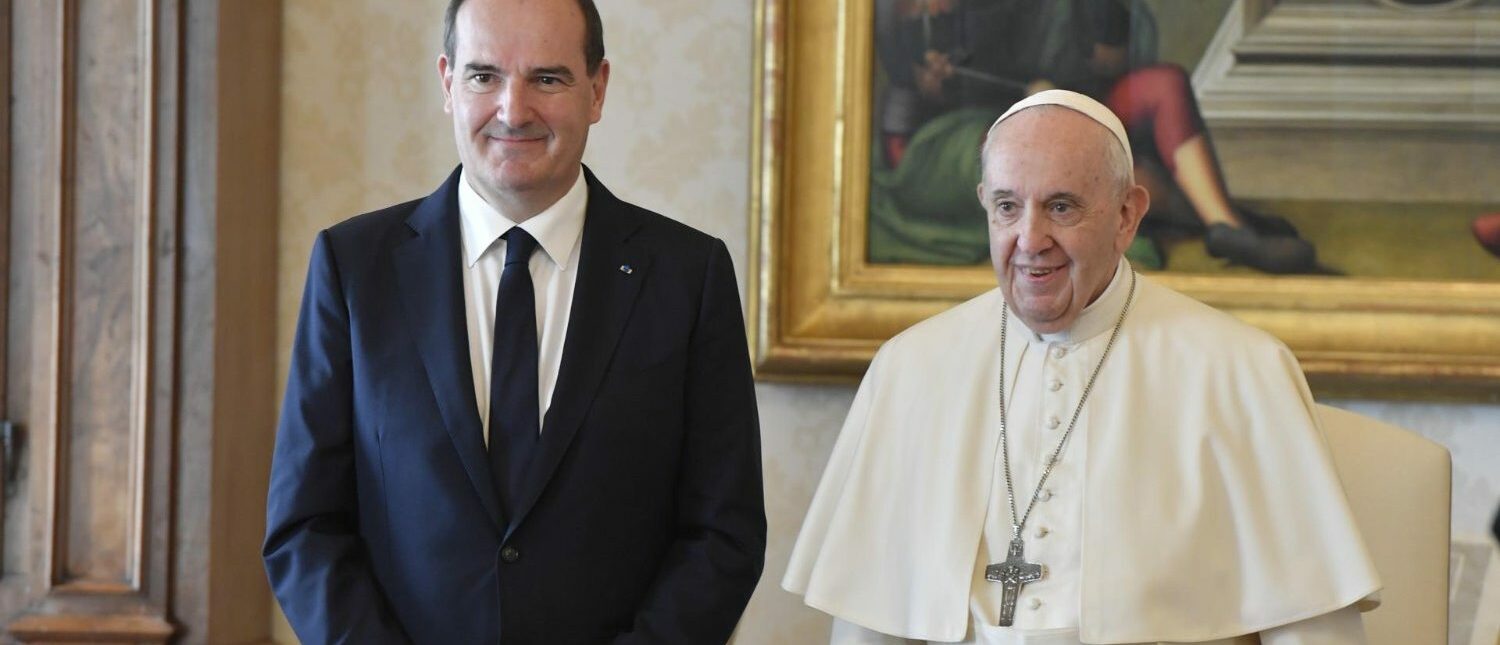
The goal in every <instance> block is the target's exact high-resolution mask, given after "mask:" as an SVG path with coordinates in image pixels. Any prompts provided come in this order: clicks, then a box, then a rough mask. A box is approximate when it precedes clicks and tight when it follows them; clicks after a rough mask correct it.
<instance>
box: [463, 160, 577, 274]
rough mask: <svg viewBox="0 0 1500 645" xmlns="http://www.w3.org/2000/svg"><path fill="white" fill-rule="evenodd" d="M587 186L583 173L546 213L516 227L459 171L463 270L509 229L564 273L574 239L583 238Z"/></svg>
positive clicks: (570, 260)
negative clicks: (520, 233) (518, 231)
mask: <svg viewBox="0 0 1500 645" xmlns="http://www.w3.org/2000/svg"><path fill="white" fill-rule="evenodd" d="M588 204H589V191H588V183H587V182H585V181H584V179H583V172H582V171H581V170H580V172H579V173H578V180H577V181H575V182H573V187H572V188H569V189H568V192H567V193H566V194H564V195H563V196H562V199H559V200H557V202H555V203H553V204H552V205H551V206H548V207H547V208H546V210H543V211H542V212H540V213H537V214H536V215H535V216H533V217H531V218H530V219H528V220H526V221H524V222H521V223H520V224H517V223H516V222H515V220H513V219H511V218H509V217H506V216H505V214H504V213H501V212H500V211H499V210H497V209H496V208H495V207H494V206H491V205H490V203H489V202H486V201H484V198H483V197H480V196H479V193H478V192H476V191H475V190H474V187H473V186H470V185H469V171H468V169H467V168H466V169H464V170H462V171H460V174H459V178H458V217H459V220H460V221H461V222H462V224H463V227H462V228H463V244H464V266H466V267H470V268H472V267H473V266H474V263H476V262H478V261H479V258H481V257H483V256H484V254H485V253H486V252H487V251H489V250H490V248H491V247H493V246H495V242H496V240H499V239H500V236H501V235H504V234H505V232H506V231H509V230H510V229H511V227H513V226H519V227H521V230H523V231H526V232H527V233H530V234H531V236H532V237H534V238H536V241H537V243H538V245H540V246H541V247H542V251H543V252H545V253H546V254H547V257H549V258H552V262H553V263H554V264H556V265H557V267H558V268H559V269H561V270H563V271H567V270H568V269H569V266H570V264H569V263H570V262H572V260H573V249H574V247H576V246H578V237H579V236H580V235H582V234H583V217H584V213H585V212H586V211H587V210H588Z"/></svg>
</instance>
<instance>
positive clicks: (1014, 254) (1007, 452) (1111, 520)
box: [782, 91, 1379, 645]
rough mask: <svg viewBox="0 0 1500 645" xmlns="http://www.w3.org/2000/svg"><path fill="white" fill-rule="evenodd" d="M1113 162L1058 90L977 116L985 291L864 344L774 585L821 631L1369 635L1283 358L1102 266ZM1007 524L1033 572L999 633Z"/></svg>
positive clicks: (1123, 193)
mask: <svg viewBox="0 0 1500 645" xmlns="http://www.w3.org/2000/svg"><path fill="white" fill-rule="evenodd" d="M1031 108H1039V109H1031ZM1120 152H1123V154H1120ZM1129 154H1130V152H1129V143H1128V140H1126V139H1125V137H1124V129H1123V126H1121V125H1120V124H1119V122H1118V120H1116V119H1115V118H1114V117H1113V115H1112V114H1110V113H1109V112H1108V110H1107V109H1106V108H1104V106H1102V105H1099V104H1098V103H1096V102H1094V101H1093V100H1092V99H1088V98H1087V97H1083V96H1082V95H1077V94H1073V93H1071V92H1063V91H1049V92H1043V93H1040V94H1038V95H1035V96H1033V97H1031V98H1029V99H1026V100H1025V101H1022V102H1021V103H1019V104H1017V105H1016V106H1015V107H1013V108H1011V110H1010V111H1008V112H1007V113H1006V115H1005V116H1002V117H1001V118H1000V120H999V121H997V123H996V127H995V128H992V130H991V136H990V137H989V138H988V140H987V141H986V145H985V152H984V155H985V157H984V159H985V171H984V182H983V183H982V184H981V186H980V198H981V200H982V201H983V202H984V203H985V208H986V211H987V212H988V213H989V219H990V231H991V252H992V255H993V256H994V258H993V259H994V261H995V267H996V273H997V276H998V277H999V279H1000V287H999V288H997V289H995V290H992V291H990V292H988V293H985V294H982V295H980V296H979V297H977V298H974V299H973V300H970V301H968V302H966V303H964V304H962V305H959V306H958V307H955V308H953V309H951V310H949V311H947V312H945V313H943V314H940V315H938V316H935V317H933V318H931V319H929V320H927V321H924V322H922V323H919V324H917V325H916V326H913V327H912V328H910V329H908V330H907V331H905V332H903V333H901V334H899V335H898V336H896V337H895V338H893V339H891V341H890V342H888V343H886V344H885V346H884V347H882V348H881V350H880V351H879V353H878V354H877V355H876V357H875V359H874V361H873V362H872V364H871V366H870V370H869V372H868V373H867V374H866V376H865V379H864V381H863V383H862V384H861V385H860V388H859V392H858V394H857V395H856V396H855V400H854V404H853V407H852V409H851V410H850V412H849V416H848V418H847V420H846V421H845V424H844V428H843V431H842V433H841V434H840V436H839V439H838V441H837V443H836V444H835V446H834V451H833V455H832V457H831V458H830V461H829V464H828V466H827V469H826V471H825V472H824V475H823V479H822V481H821V483H820V485H819V487H818V491H817V493H816V495H815V496H814V498H813V502H812V506H811V508H810V509H809V511H808V515H807V519H806V521H805V523H804V525H803V527H802V532H801V534H800V535H799V537H798V540H797V544H796V547H795V548H794V550H793V553H792V559H791V562H790V564H789V566H788V570H787V574H786V577H785V579H784V580H783V582H782V585H783V586H784V587H785V588H786V589H788V590H789V591H792V592H794V593H798V594H801V595H802V596H804V600H805V602H806V603H807V604H808V605H809V606H812V607H814V608H817V609H820V610H822V611H825V612H827V613H829V614H831V615H833V616H834V618H835V621H834V629H833V634H832V642H833V643H908V642H922V641H932V642H963V643H989V644H1007V645H1019V644H1027V645H1039V644H1040V645H1054V644H1056V645H1074V644H1077V643H1157V642H1172V643H1175V642H1184V643H1186V642H1220V643H1254V642H1257V639H1258V640H1259V642H1262V643H1266V644H1267V645H1335V644H1337V645H1343V644H1358V643H1363V642H1364V632H1363V627H1362V624H1361V621H1360V618H1359V612H1360V611H1362V610H1368V609H1370V608H1373V607H1374V606H1375V605H1376V604H1378V595H1377V592H1378V589H1379V581H1378V579H1377V577H1376V574H1375V571H1374V567H1373V565H1372V564H1371V562H1370V558H1369V556H1368V554H1367V552H1366V550H1365V547H1364V545H1363V542H1362V541H1361V539H1360V537H1359V534H1358V531H1357V529H1356V528H1355V525H1354V520H1353V517H1352V515H1351V513H1350V511H1349V509H1348V504H1347V502H1346V500H1345V499H1344V495H1343V492H1342V489H1341V487H1340V485H1339V481H1338V478H1337V475H1336V474H1335V472H1334V469H1333V465H1332V461H1331V459H1330V457H1329V454H1328V448H1327V445H1326V443H1325V441H1324V439H1323V436H1322V434H1321V431H1320V430H1319V428H1318V425H1317V417H1316V416H1315V414H1314V410H1313V401H1312V398H1311V396H1310V394H1309V393H1308V389H1307V385H1306V382H1305V380H1304V378H1303V376H1302V373H1301V371H1300V370H1299V368H1298V366H1297V362H1296V360H1295V358H1293V356H1292V355H1291V353H1290V352H1289V351H1288V350H1287V349H1286V347H1285V346H1284V345H1282V344H1281V343H1280V342H1278V341H1277V340H1276V339H1274V338H1273V337H1271V336H1269V335H1268V334H1266V333H1264V332H1261V331H1259V330H1257V329H1255V328H1253V327H1250V326H1248V325H1246V324H1244V323H1241V322H1239V321H1238V320H1236V319H1234V318H1233V317H1231V316H1229V315H1227V314H1224V313H1221V312H1219V311H1217V310H1215V309H1212V308H1210V307H1208V306H1206V305H1203V304H1200V303H1198V302H1196V301H1194V300H1192V299H1190V298H1188V297H1186V296H1183V295H1181V294H1178V293H1176V292H1174V291H1172V290H1170V289H1168V288H1166V287H1164V286H1161V285H1160V284H1157V283H1155V282H1153V281H1152V280H1150V279H1149V278H1147V277H1145V276H1141V275H1138V274H1136V273H1135V272H1134V271H1133V270H1132V269H1131V267H1130V265H1129V264H1128V263H1127V262H1126V261H1125V260H1124V259H1123V258H1122V257H1121V254H1122V253H1123V251H1124V249H1125V248H1126V247H1127V246H1128V244H1129V242H1130V239H1131V237H1133V235H1134V233H1135V227H1136V225H1138V224H1139V222H1140V217H1141V216H1143V215H1144V213H1145V209H1146V208H1147V207H1148V204H1149V197H1148V196H1146V195H1145V191H1144V189H1142V188H1140V187H1139V186H1135V185H1134V182H1133V179H1132V178H1131V177H1130V174H1129V170H1128V160H1129ZM1122 163H1123V164H1124V168H1121V165H1122ZM1007 303H1009V305H1007ZM1002 321H1004V322H1003V324H1002ZM1002 339H1003V344H1004V347H1003V351H1002ZM1002 355H1003V356H1004V357H1005V361H1004V363H1005V364H1004V367H1003V372H1004V375H1005V376H1004V378H1005V382H1004V384H1003V388H1002V383H1001V373H1002V366H1001V363H1000V357H1001V356H1002ZM1002 396H1003V397H1004V407H1003V408H1002V406H1001V400H1000V398H1001V397H1002ZM1080 401H1082V404H1081V405H1080ZM1002 409H1003V410H1004V419H1003V422H1004V427H1005V428H1006V440H1005V442H1002V440H1001V432H1002V430H1001V428H1002ZM1075 416H1076V418H1075ZM1064 439H1066V440H1065V441H1064ZM1059 446H1060V447H1059ZM1054 454H1056V456H1057V459H1056V460H1055V461H1054V462H1053V464H1052V468H1051V469H1050V471H1049V470H1048V469H1047V468H1046V466H1047V463H1048V460H1049V459H1050V458H1051V457H1052V456H1053V455H1054ZM1007 464H1008V465H1009V471H1010V481H1011V484H1010V486H1007V483H1006V477H1005V475H1004V473H1005V467H1006V465H1007ZM1044 473H1045V475H1046V479H1045V483H1044V484H1042V485H1041V486H1040V487H1039V486H1038V482H1039V481H1042V478H1043V476H1044ZM1012 493H1013V496H1014V505H1015V508H1016V516H1015V517H1016V518H1020V517H1023V516H1024V519H1022V520H1020V522H1019V523H1021V524H1023V526H1021V531H1020V532H1019V534H1017V533H1016V531H1015V528H1016V527H1015V524H1016V523H1017V521H1016V519H1013V516H1012V510H1011V509H1012V506H1011V494H1012ZM1028 508H1030V509H1031V510H1030V512H1029V513H1028V512H1027V510H1026V509H1028ZM1013 538H1019V539H1020V540H1022V541H1023V543H1024V559H1025V561H1027V562H1030V563H1037V564H1040V565H1041V566H1042V567H1043V568H1044V569H1043V571H1044V573H1043V574H1042V576H1041V578H1040V579H1039V580H1036V581H1033V582H1029V583H1027V584H1024V585H1023V586H1021V587H1020V590H1019V594H1018V596H1017V602H1016V604H1015V608H1014V610H1013V621H1014V622H1013V625H1011V626H1006V627H1001V626H999V623H1000V622H1001V613H1002V610H1001V605H1002V594H1003V589H1002V585H1000V584H996V583H993V582H989V581H988V580H987V579H986V575H985V574H986V567H987V566H989V565H992V564H995V563H1000V562H1002V561H1004V560H1006V558H1007V550H1008V548H1009V547H1010V545H1011V542H1012V539H1013Z"/></svg>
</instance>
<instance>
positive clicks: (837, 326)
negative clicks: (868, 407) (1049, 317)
mask: <svg viewBox="0 0 1500 645" xmlns="http://www.w3.org/2000/svg"><path fill="white" fill-rule="evenodd" d="M756 6H757V28H758V37H757V39H756V42H757V51H756V60H757V64H756V94H755V97H756V100H755V115H754V121H753V128H754V134H753V137H754V140H755V146H754V148H753V149H752V151H753V152H752V168H753V171H752V172H753V177H752V182H751V188H752V195H751V213H750V215H751V221H752V227H753V229H754V235H753V236H752V238H751V239H752V249H751V256H752V258H753V261H754V267H753V268H752V271H751V273H750V303H749V304H750V308H751V319H750V326H751V335H752V344H753V346H754V352H755V358H756V367H757V370H758V372H757V373H758V375H759V376H761V377H765V378H784V379H818V380H823V379H840V380H843V379H853V378H857V377H858V376H859V375H860V374H862V373H863V372H864V370H865V368H866V366H867V365H868V364H869V361H870V358H871V357H872V356H873V355H874V353H875V351H876V350H877V349H878V348H879V346H880V345H881V344H882V343H883V342H885V341H886V340H887V339H889V338H890V337H891V336H893V335H894V334H896V333H899V332H900V331H901V330H903V329H905V328H907V327H909V326H911V325H912V324H914V323H916V322H917V321H920V320H922V319H925V318H927V317H930V316H932V315H935V314H937V313H938V312H941V311H943V310H945V309H947V308H949V307H952V306H954V305H955V304H957V303H959V302H962V301H964V300H966V299H968V298H971V297H974V296H975V295H978V294H980V293H982V292H984V291H986V290H988V289H992V288H994V286H995V277H994V273H993V271H992V270H991V269H990V268H989V266H988V265H989V262H988V245H987V239H986V226H985V221H984V215H983V212H982V211H981V209H980V206H979V203H978V200H977V199H976V190H975V187H976V185H977V183H978V179H979V148H980V144H981V142H982V141H983V138H984V136H985V133H986V131H987V129H988V128H989V126H990V123H991V122H993V120H994V119H995V117H996V116H998V115H999V114H1000V113H1001V112H1002V111H1003V110H1004V109H1005V108H1006V107H1007V106H1009V105H1010V104H1011V103H1012V102H1013V101H1015V100H1017V99H1019V98H1020V97H1023V96H1025V95H1027V94H1028V93H1030V92H1034V91H1037V90H1038V89H1041V88H1045V87H1062V88H1067V89H1074V90H1077V91H1081V92H1084V93H1087V94H1089V95H1091V96H1094V97H1096V98H1098V99H1100V100H1101V101H1102V102H1104V103H1105V104H1106V105H1108V106H1109V107H1110V108H1111V109H1113V110H1115V111H1116V112H1117V113H1118V114H1119V115H1120V116H1121V117H1122V121H1124V122H1125V123H1127V126H1128V129H1129V136H1130V139H1131V141H1132V147H1133V149H1134V150H1135V152H1136V164H1137V168H1136V170H1137V176H1138V178H1139V179H1140V180H1141V181H1142V183H1144V184H1146V185H1147V186H1148V188H1149V190H1150V191H1151V193H1152V206H1151V210H1150V213H1149V214H1148V215H1147V219H1146V220H1145V222H1143V225H1142V231H1141V235H1140V236H1139V237H1138V239H1137V240H1136V242H1135V244H1134V245H1133V246H1132V247H1131V248H1130V249H1129V251H1128V255H1129V258H1130V260H1131V262H1132V263H1133V264H1134V265H1135V266H1136V267H1137V268H1138V269H1141V270H1143V271H1145V272H1146V273H1148V274H1150V275H1151V276H1152V278H1153V279H1155V280H1158V281H1160V282H1161V283H1162V284H1164V285H1166V286H1168V287H1171V288H1173V289H1176V290H1178V291H1181V292H1183V293H1185V294H1187V295H1189V296H1191V297H1193V298H1196V299H1198V300H1201V301H1203V302H1205V303H1207V304H1209V305H1211V306H1214V307H1217V308H1219V309H1221V310H1224V311H1226V312H1228V313H1230V314H1232V315H1235V316H1237V317H1239V318H1240V319H1242V320H1244V321H1246V322H1248V323H1250V324H1252V325H1255V326H1258V327H1260V328H1262V329H1265V330H1266V331H1268V332H1270V333H1272V334H1274V335H1275V336H1276V337H1278V338H1279V339H1281V340H1282V341H1283V342H1284V343H1286V344H1287V346H1288V347H1290V348H1291V349H1292V351H1293V352H1295V354H1296V356H1297V358H1298V360H1299V361H1300V362H1301V364H1302V367H1303V370H1304V371H1305V372H1306V373H1307V374H1308V378H1309V382H1310V383H1311V384H1312V386H1313V388H1314V391H1315V393H1318V394H1319V395H1360V396H1396V397H1416V396H1420V397H1427V396H1436V397H1442V398H1453V397H1459V398H1466V399H1474V398H1477V399H1480V400H1500V255H1497V254H1500V215H1496V213H1500V171H1497V170H1496V169H1497V168H1500V0H757V5H756Z"/></svg>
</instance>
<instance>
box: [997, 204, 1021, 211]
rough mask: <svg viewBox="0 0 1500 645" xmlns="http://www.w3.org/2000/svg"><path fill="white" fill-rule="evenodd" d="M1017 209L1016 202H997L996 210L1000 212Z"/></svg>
mask: <svg viewBox="0 0 1500 645" xmlns="http://www.w3.org/2000/svg"><path fill="white" fill-rule="evenodd" d="M1015 210H1016V203H1015V202H1000V203H998V204H995V211H996V212H1000V213H1011V212H1014V211H1015Z"/></svg>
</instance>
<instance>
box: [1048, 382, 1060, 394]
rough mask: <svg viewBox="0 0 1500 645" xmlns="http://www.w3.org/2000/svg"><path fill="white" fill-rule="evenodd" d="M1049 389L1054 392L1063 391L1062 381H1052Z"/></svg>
mask: <svg viewBox="0 0 1500 645" xmlns="http://www.w3.org/2000/svg"><path fill="white" fill-rule="evenodd" d="M1047 389H1049V390H1052V391H1053V392H1056V391H1058V390H1061V389H1062V381H1059V380H1057V379H1052V382H1051V383H1048V384H1047Z"/></svg>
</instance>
